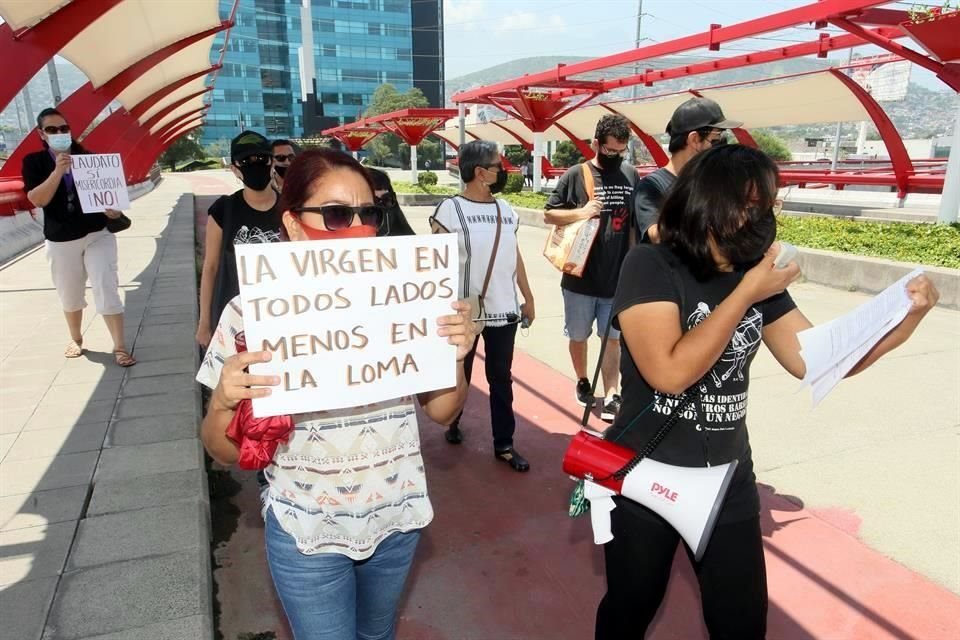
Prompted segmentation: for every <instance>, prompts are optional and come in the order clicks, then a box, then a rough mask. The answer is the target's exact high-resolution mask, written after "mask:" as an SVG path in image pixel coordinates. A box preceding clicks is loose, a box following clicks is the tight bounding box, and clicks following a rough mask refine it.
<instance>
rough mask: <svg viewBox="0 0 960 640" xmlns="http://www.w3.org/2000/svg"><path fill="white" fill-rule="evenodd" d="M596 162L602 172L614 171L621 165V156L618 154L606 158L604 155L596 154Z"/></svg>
mask: <svg viewBox="0 0 960 640" xmlns="http://www.w3.org/2000/svg"><path fill="white" fill-rule="evenodd" d="M597 162H598V163H599V164H600V169H602V170H603V171H614V170H616V169H619V168H620V165H621V164H623V156H621V155H620V154H619V153H618V154H615V155H612V156H608V155H607V154H605V153H598V154H597Z"/></svg>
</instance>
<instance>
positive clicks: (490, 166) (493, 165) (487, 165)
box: [480, 161, 503, 170]
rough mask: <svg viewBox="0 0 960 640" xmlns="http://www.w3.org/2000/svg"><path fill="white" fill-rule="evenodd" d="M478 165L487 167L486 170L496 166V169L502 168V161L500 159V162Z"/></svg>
mask: <svg viewBox="0 0 960 640" xmlns="http://www.w3.org/2000/svg"><path fill="white" fill-rule="evenodd" d="M480 166H481V167H483V168H484V169H488V170H489V169H494V168H496V169H503V162H502V161H501V162H497V163H494V164H482V165H480Z"/></svg>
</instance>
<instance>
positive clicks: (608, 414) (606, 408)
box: [600, 393, 623, 422]
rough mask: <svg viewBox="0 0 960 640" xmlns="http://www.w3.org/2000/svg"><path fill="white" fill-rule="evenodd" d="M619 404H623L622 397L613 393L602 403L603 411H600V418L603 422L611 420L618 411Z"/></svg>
mask: <svg viewBox="0 0 960 640" xmlns="http://www.w3.org/2000/svg"><path fill="white" fill-rule="evenodd" d="M621 404H623V399H622V398H621V397H620V394H618V393H615V394H613V396H611V398H610V399H609V400H607V401H606V402H604V403H603V411H602V412H601V413H600V419H601V420H603V421H604V422H613V420H614V418H616V417H617V414H618V413H620V405H621Z"/></svg>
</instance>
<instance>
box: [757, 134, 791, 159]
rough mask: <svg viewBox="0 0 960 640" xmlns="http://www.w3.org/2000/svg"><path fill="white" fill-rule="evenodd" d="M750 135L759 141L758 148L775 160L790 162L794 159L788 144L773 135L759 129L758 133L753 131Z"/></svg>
mask: <svg viewBox="0 0 960 640" xmlns="http://www.w3.org/2000/svg"><path fill="white" fill-rule="evenodd" d="M750 135H752V136H753V139H754V140H756V141H757V146H758V147H760V150H761V151H763V152H764V153H765V154H767V155H768V156H770V157H771V158H773V159H774V160H790V159H791V158H793V155H792V154H791V153H790V149H788V148H787V144H786V143H785V142H784V141H783V140H781V139H780V138H778V137H777V136H775V135H773V134H772V133H768V132H767V131H763V130H762V129H757V130H756V131H751V132H750Z"/></svg>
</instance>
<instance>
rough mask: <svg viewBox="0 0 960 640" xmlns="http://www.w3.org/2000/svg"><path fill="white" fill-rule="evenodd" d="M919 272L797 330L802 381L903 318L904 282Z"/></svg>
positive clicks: (906, 301)
mask: <svg viewBox="0 0 960 640" xmlns="http://www.w3.org/2000/svg"><path fill="white" fill-rule="evenodd" d="M921 273H923V271H922V270H920V269H917V270H915V271H913V272H911V273H909V274H907V275H906V276H904V277H903V278H901V279H900V280H898V281H897V282H895V283H894V284H892V285H891V286H889V287H887V288H886V289H885V290H884V291H883V292H881V293H880V294H878V295H877V296H875V297H874V298H873V299H871V300H870V301H868V302H866V303H864V304H862V305H860V306H859V307H857V308H856V309H854V310H853V311H851V312H850V313H848V314H846V315H843V316H841V317H839V318H836V319H835V320H832V321H830V322H828V323H825V324H823V325H820V326H818V327H813V328H812V329H808V330H807V331H801V332H800V333H799V334H797V338H798V340H799V341H800V349H801V350H800V353H801V355H802V356H803V360H804V363H805V364H806V368H807V374H806V376H805V377H804V379H803V381H804V383H805V384H811V383H812V382H813V381H814V380H816V379H817V378H819V377H821V376H822V375H824V374H825V373H827V372H828V371H830V370H831V369H832V368H833V367H835V366H836V365H837V364H838V363H839V362H840V361H841V360H843V359H844V358H846V357H847V356H848V355H850V354H851V353H853V352H854V351H856V350H858V349H860V348H861V347H862V346H864V345H865V344H867V343H868V341H869V340H870V339H871V337H872V336H874V335H875V334H876V333H877V332H878V331H879V330H880V329H881V328H882V327H884V326H885V325H887V323H889V322H890V321H891V320H892V321H894V322H895V323H896V322H899V321H900V320H902V319H903V318H904V316H906V314H907V312H908V311H909V310H910V306H911V302H910V297H909V296H908V295H907V291H906V284H907V282H909V281H910V280H912V279H913V278H915V277H916V276H918V275H920V274H921ZM881 337H882V336H881ZM873 344H876V343H873ZM870 346H871V347H872V346H873V345H872V344H871V345H870Z"/></svg>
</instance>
